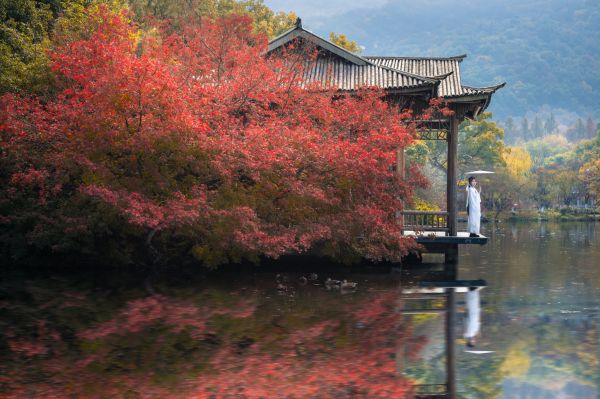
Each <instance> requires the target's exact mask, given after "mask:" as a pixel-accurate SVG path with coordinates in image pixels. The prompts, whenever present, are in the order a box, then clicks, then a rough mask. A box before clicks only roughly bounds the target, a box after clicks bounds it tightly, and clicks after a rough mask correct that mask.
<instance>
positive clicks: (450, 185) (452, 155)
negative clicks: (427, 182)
mask: <svg viewBox="0 0 600 399" xmlns="http://www.w3.org/2000/svg"><path fill="white" fill-rule="evenodd" d="M457 153H458V118H457V117H456V116H452V117H451V119H450V131H449V132H448V173H447V175H446V177H447V183H446V184H447V186H446V204H447V208H446V209H447V210H448V230H449V235H451V236H455V235H456V231H457V230H456V183H457V180H456V159H457V156H458V154H457Z"/></svg>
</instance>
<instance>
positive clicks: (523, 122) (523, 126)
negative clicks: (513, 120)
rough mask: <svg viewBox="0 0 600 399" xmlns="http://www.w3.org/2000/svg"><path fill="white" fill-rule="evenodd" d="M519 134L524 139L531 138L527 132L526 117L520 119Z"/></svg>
mask: <svg viewBox="0 0 600 399" xmlns="http://www.w3.org/2000/svg"><path fill="white" fill-rule="evenodd" d="M521 135H522V137H523V140H525V141H527V140H529V139H530V138H531V137H530V134H529V121H528V120H527V118H523V119H522V120H521Z"/></svg>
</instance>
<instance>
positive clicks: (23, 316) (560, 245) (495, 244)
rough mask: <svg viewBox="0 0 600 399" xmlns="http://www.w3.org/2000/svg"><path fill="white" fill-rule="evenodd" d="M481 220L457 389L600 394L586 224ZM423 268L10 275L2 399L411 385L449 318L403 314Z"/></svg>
mask: <svg viewBox="0 0 600 399" xmlns="http://www.w3.org/2000/svg"><path fill="white" fill-rule="evenodd" d="M485 227H486V229H487V230H486V232H485V233H486V235H488V236H489V237H490V240H489V243H488V245H486V246H482V247H480V246H472V247H469V248H467V249H464V250H462V251H461V255H460V264H459V272H458V276H455V277H458V278H460V279H479V278H483V279H485V280H486V281H487V283H488V287H487V288H485V289H484V290H483V291H482V302H483V312H484V313H483V318H482V321H483V325H482V330H481V337H480V339H479V341H478V345H477V348H476V349H477V350H481V351H489V352H490V353H485V354H473V353H468V352H465V345H464V340H462V339H460V336H461V331H462V328H463V326H462V321H463V320H462V317H461V315H462V314H463V312H464V305H463V303H462V302H463V301H462V298H461V297H460V295H459V296H458V305H457V318H456V319H457V323H456V325H455V329H456V332H457V337H459V338H458V339H457V341H456V343H455V344H456V348H457V354H458V356H457V360H456V365H457V370H458V372H457V383H458V388H459V391H460V395H461V397H465V398H486V399H487V398H511V399H512V398H561V399H562V398H573V399H575V398H577V399H587V398H598V397H600V391H599V389H598V386H599V383H600V377H599V376H600V366H599V358H600V357H599V351H600V338H599V330H600V320H599V315H600V270H599V267H598V264H600V261H599V260H600V236H599V232H598V231H597V226H596V224H593V223H587V224H586V223H563V224H551V223H546V222H544V223H531V224H525V223H521V224H514V225H511V224H501V225H496V226H492V225H487V226H485ZM313 269H314V270H313ZM436 270H437V271H436V272H434V275H435V273H438V274H440V271H441V269H440V268H439V267H438V268H437V269H436ZM311 272H314V273H316V275H311V274H310V273H311ZM419 273H423V269H422V268H421V269H419V270H418V271H415V272H411V273H410V274H408V275H407V274H406V273H399V272H398V270H394V271H390V270H389V269H383V270H369V271H364V272H361V273H357V272H356V271H350V270H347V269H340V270H328V271H322V270H317V269H316V268H314V267H313V268H311V267H310V265H308V266H307V267H306V271H305V272H302V273H300V272H294V273H291V272H279V273H278V272H260V271H258V270H257V271H254V272H252V273H244V274H240V273H224V274H218V275H204V274H203V273H200V272H196V271H190V270H186V271H181V270H178V269H173V270H171V271H165V272H163V273H161V274H159V275H158V276H155V277H154V278H153V279H151V280H149V281H145V280H144V278H142V277H139V276H137V277H136V276H135V275H133V274H132V273H127V272H122V273H103V272H97V273H89V272H82V273H77V274H70V275H69V274H65V273H62V274H57V273H46V274H45V275H43V276H40V275H33V274H28V275H20V276H16V275H11V276H10V277H7V278H4V279H3V281H2V282H1V283H0V397H10V398H12V397H14V398H21V397H30V398H65V397H72V398H105V397H106V398H113V397H114V398H121V397H122V398H167V397H172V398H214V399H217V398H342V399H343V398H393V397H410V396H412V392H413V391H414V385H415V384H438V383H444V382H445V345H444V339H445V336H444V315H443V314H429V315H416V316H406V315H404V316H403V315H401V314H400V313H399V312H398V310H399V309H400V308H402V307H406V304H403V303H401V302H400V301H399V289H400V286H401V284H402V285H403V286H406V284H407V280H414V278H415V277H414V274H419ZM442 274H443V273H442ZM407 276H408V277H407ZM327 278H331V279H334V280H344V279H347V280H349V281H352V282H356V283H357V287H356V288H355V289H352V288H351V287H349V286H348V287H345V288H343V289H340V288H339V287H338V284H331V283H326V279H327ZM442 305H443V304H442V303H441V302H440V301H436V300H432V301H428V302H427V303H424V304H420V305H419V304H417V305H416V306H417V307H418V306H422V307H441V306H442ZM413 306H415V305H414V304H413Z"/></svg>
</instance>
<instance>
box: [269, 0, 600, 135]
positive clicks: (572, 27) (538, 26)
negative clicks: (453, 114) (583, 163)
mask: <svg viewBox="0 0 600 399" xmlns="http://www.w3.org/2000/svg"><path fill="white" fill-rule="evenodd" d="M265 4H266V5H268V6H269V7H271V8H272V9H274V10H275V11H294V12H296V13H297V14H298V16H300V17H301V18H302V22H303V26H304V27H305V28H306V29H309V30H311V31H313V32H314V33H317V34H319V35H321V36H323V37H328V35H329V33H330V32H336V33H343V34H346V35H347V36H348V38H349V39H351V40H355V41H356V42H357V43H358V44H359V45H360V46H361V48H362V49H363V51H362V54H363V55H388V56H437V57H444V56H454V55H459V54H465V53H466V54H467V55H468V57H467V58H466V59H465V61H463V64H462V67H461V73H462V81H463V84H466V85H473V86H487V85H492V84H495V83H499V82H507V86H506V87H505V88H504V89H502V90H500V91H499V92H498V93H496V94H495V95H494V99H493V100H492V104H491V107H490V108H489V110H490V111H492V112H493V114H494V119H495V120H497V121H500V122H501V123H503V122H504V121H506V119H507V118H509V117H510V118H514V119H515V120H517V119H522V118H523V117H526V118H528V119H529V120H530V121H532V120H534V118H535V117H536V116H537V117H539V119H540V120H547V118H548V117H549V116H550V114H551V113H552V114H553V115H554V117H555V118H556V121H557V123H558V130H559V131H562V132H564V131H566V130H567V128H568V127H569V126H572V125H575V123H576V121H577V119H578V118H580V119H582V120H584V121H585V120H586V119H592V120H593V121H594V124H596V123H597V122H598V120H599V119H600V73H599V71H600V55H599V54H600V23H599V21H600V2H599V1H587V0H573V1H563V0H545V1H527V2H521V1H518V0H508V1H506V0H490V1H485V2H483V1H475V0H466V1H460V2H457V1H451V0H425V1H417V2H415V1H406V0H373V1H370V2H365V1H361V0H347V1H340V0H333V1H326V2H324V1H317V0H306V1H293V0H265Z"/></svg>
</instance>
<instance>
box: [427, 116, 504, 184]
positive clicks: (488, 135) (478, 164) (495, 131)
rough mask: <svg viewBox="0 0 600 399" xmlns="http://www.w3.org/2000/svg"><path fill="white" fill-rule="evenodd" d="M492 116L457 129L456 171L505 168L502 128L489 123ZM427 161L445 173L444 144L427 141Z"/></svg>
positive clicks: (480, 117) (445, 156) (480, 118)
mask: <svg viewBox="0 0 600 399" xmlns="http://www.w3.org/2000/svg"><path fill="white" fill-rule="evenodd" d="M491 118H492V113H491V112H484V113H482V114H481V115H479V116H478V117H477V119H476V120H468V119H467V120H465V121H464V122H463V123H462V124H461V125H460V127H459V139H458V171H459V173H464V172H467V171H468V170H473V169H485V168H488V169H493V168H495V167H497V166H504V164H505V163H504V159H503V153H504V129H502V128H501V127H500V126H498V125H497V124H496V123H495V122H493V121H492V120H491ZM426 143H427V147H428V150H429V153H428V160H429V162H430V163H431V165H432V166H433V167H434V168H436V169H437V170H439V171H441V172H443V173H444V174H445V173H446V168H447V143H446V142H445V141H442V140H431V141H427V142H426Z"/></svg>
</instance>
